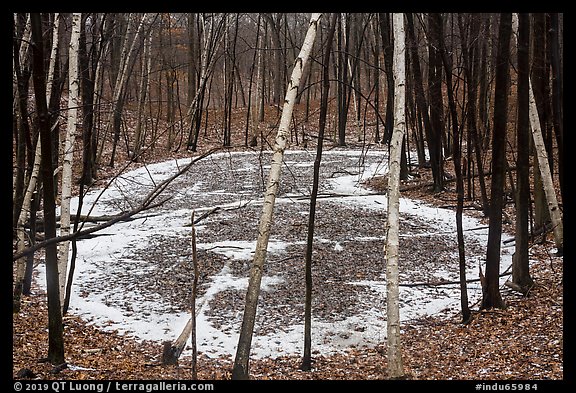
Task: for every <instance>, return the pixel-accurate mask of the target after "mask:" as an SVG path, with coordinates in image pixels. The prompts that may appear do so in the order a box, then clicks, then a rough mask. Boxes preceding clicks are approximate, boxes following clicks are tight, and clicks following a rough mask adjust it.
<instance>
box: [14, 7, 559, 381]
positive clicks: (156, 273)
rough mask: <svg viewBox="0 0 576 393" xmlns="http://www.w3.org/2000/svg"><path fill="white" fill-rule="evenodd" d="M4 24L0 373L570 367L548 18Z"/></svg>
mask: <svg viewBox="0 0 576 393" xmlns="http://www.w3.org/2000/svg"><path fill="white" fill-rule="evenodd" d="M11 18H12V33H13V36H12V80H13V83H12V103H13V104H12V235H13V237H12V260H13V264H12V301H13V303H12V308H13V314H12V344H13V347H12V377H13V379H15V380H19V381H22V383H30V382H29V381H31V380H143V379H144V380H207V381H210V380H231V379H232V380H237V379H253V380H263V379H274V380H302V379H306V380H308V379H315V380H334V379H338V380H351V379H353V380H475V381H486V380H511V379H512V380H524V381H526V386H527V387H525V386H524V385H522V388H523V389H526V390H528V389H533V390H536V389H537V387H538V385H537V381H542V380H556V381H561V380H563V379H564V373H563V359H564V350H563V349H564V340H563V329H564V318H563V293H564V291H563V252H564V246H563V200H564V182H563V163H564V161H563V47H564V40H563V30H564V29H563V27H564V26H563V21H564V19H563V14H562V13H519V14H515V13H13V14H11ZM17 383H20V382H17ZM17 383H15V385H14V386H15V387H16V384H17ZM18 386H22V385H18ZM474 386H476V387H477V385H474ZM484 387H485V388H486V389H484V390H490V387H489V386H484ZM481 388H482V387H481ZM477 390H478V389H477Z"/></svg>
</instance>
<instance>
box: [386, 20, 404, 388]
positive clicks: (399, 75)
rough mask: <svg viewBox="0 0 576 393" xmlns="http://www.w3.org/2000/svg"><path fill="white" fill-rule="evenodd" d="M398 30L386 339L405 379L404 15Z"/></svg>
mask: <svg viewBox="0 0 576 393" xmlns="http://www.w3.org/2000/svg"><path fill="white" fill-rule="evenodd" d="M392 26H393V31H394V60H393V69H394V92H395V99H394V130H393V132H392V139H391V140H390V157H389V168H390V169H389V175H388V194H387V195H388V210H387V217H386V218H387V219H386V246H385V258H386V331H387V335H386V340H387V357H388V378H390V379H400V378H404V377H405V375H404V365H403V361H402V343H401V340H400V291H399V277H398V260H399V253H400V249H399V248H400V247H399V232H400V157H401V155H402V139H404V134H405V133H406V119H405V109H406V101H405V99H406V94H405V93H406V38H405V35H404V14H394V15H393V16H392Z"/></svg>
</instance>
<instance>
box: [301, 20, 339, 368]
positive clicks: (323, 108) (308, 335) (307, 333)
mask: <svg viewBox="0 0 576 393" xmlns="http://www.w3.org/2000/svg"><path fill="white" fill-rule="evenodd" d="M336 17H337V14H336V13H334V14H332V18H331V20H330V27H329V30H328V36H327V37H326V48H325V49H324V50H325V52H324V58H323V60H322V93H321V98H320V101H321V102H320V118H319V120H318V144H317V147H316V159H315V160H314V181H313V183H312V194H311V196H310V213H309V215H308V237H307V242H306V255H305V258H306V261H305V263H306V267H305V269H306V277H305V281H306V298H305V302H304V355H303V356H302V365H301V366H300V368H301V369H302V370H304V371H310V369H311V368H312V349H311V348H312V246H313V242H314V220H315V217H316V197H317V195H318V181H319V177H320V163H321V161H322V147H323V143H324V130H325V129H326V115H327V113H328V93H329V90H330V75H329V74H330V72H329V68H328V64H329V62H330V51H331V50H332V41H333V40H334V30H336Z"/></svg>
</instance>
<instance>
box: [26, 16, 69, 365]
mask: <svg viewBox="0 0 576 393" xmlns="http://www.w3.org/2000/svg"><path fill="white" fill-rule="evenodd" d="M30 20H31V25H32V56H33V65H34V68H33V77H34V96H35V99H36V111H37V113H38V127H39V129H40V142H41V145H42V163H41V172H42V182H43V184H44V205H43V208H44V225H45V228H44V233H45V235H46V239H50V238H55V237H56V201H55V199H54V181H53V179H54V171H53V168H52V141H51V135H50V123H49V121H50V116H49V114H48V105H47V102H46V81H45V76H44V60H45V58H44V49H43V38H42V33H43V32H42V20H41V16H40V14H38V13H32V14H31V15H30ZM46 289H47V290H46V292H47V298H48V356H47V358H48V361H49V362H50V363H52V364H54V365H60V364H63V363H64V362H65V358H64V327H63V324H62V311H61V306H60V294H59V285H58V253H57V249H56V244H52V245H50V246H48V247H46Z"/></svg>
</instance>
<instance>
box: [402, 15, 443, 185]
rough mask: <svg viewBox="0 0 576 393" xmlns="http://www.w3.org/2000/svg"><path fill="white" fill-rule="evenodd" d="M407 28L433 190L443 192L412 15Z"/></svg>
mask: <svg viewBox="0 0 576 393" xmlns="http://www.w3.org/2000/svg"><path fill="white" fill-rule="evenodd" d="M406 27H407V29H408V37H409V39H410V46H409V48H410V62H411V65H412V74H413V78H414V79H413V81H414V90H415V96H416V105H417V106H418V111H419V113H420V115H421V116H422V121H423V123H424V133H425V134H426V140H427V142H428V154H429V155H430V166H431V167H432V177H433V179H434V185H433V189H434V191H441V190H442V175H443V174H442V163H441V162H439V161H438V160H439V158H440V157H439V156H438V154H437V151H438V143H439V142H440V141H438V139H437V138H436V136H435V135H434V131H433V130H432V125H431V121H430V115H429V114H428V102H427V100H426V94H425V93H424V83H423V81H422V71H421V70H420V59H419V56H418V46H417V41H416V33H415V31H414V20H413V17H412V14H410V13H406Z"/></svg>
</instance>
